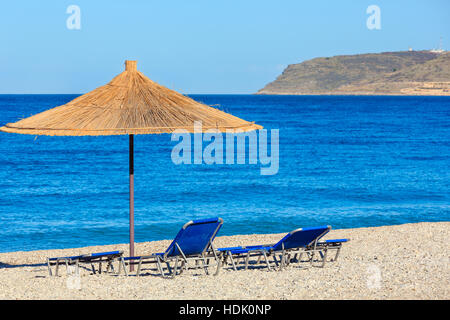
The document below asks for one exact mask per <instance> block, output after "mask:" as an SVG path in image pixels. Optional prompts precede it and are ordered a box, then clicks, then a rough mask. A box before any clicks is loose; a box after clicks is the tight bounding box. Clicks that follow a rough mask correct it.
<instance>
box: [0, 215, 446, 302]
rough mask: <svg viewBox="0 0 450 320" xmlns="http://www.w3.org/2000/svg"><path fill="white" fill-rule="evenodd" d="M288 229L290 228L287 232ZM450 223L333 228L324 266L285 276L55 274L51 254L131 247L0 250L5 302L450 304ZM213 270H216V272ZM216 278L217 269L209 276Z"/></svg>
mask: <svg viewBox="0 0 450 320" xmlns="http://www.w3.org/2000/svg"><path fill="white" fill-rule="evenodd" d="M287 231H288V230H287ZM282 236H284V234H265V235H263V234H252V235H237V236H222V237H220V236H219V237H217V238H216V240H215V245H216V247H225V246H237V245H252V244H262V243H273V242H277V241H278V240H279V239H280V238H281V237H282ZM449 236H450V222H433V223H429V222H426V223H412V224H403V225H394V226H383V227H371V228H355V229H340V230H332V231H331V232H330V233H329V234H328V235H327V236H326V237H325V239H334V238H349V239H350V241H349V242H348V243H345V244H344V246H343V248H342V250H341V253H340V255H339V259H338V260H337V261H336V262H330V263H327V264H326V265H325V267H324V268H319V267H309V266H308V264H304V263H303V264H297V263H295V264H291V265H289V266H288V267H287V268H286V269H283V270H282V271H274V270H273V271H269V270H268V269H267V268H265V267H263V265H262V264H261V267H256V266H253V265H251V266H250V268H249V269H248V270H243V269H241V268H240V269H238V270H237V271H234V270H232V268H231V266H225V268H223V269H222V270H221V271H220V274H219V275H218V276H213V275H212V274H211V275H205V274H204V273H203V272H202V271H201V270H188V271H187V272H183V273H182V274H181V275H179V276H177V277H175V278H174V279H164V278H162V277H160V276H156V275H155V274H154V273H144V274H143V275H142V276H140V277H136V276H134V275H131V276H128V277H127V276H125V275H123V274H122V275H119V276H117V275H115V274H112V273H102V274H92V272H91V271H90V270H89V269H85V268H81V271H80V275H79V276H74V275H67V274H66V270H65V267H63V268H61V273H60V276H58V277H55V276H53V277H50V276H49V274H48V270H47V266H46V264H45V261H46V258H47V257H55V256H70V255H78V254H83V253H90V252H102V251H111V250H123V251H124V252H125V255H127V250H128V245H127V244H120V245H109V246H95V247H85V248H74V249H61V250H45V251H28V252H10V253H0V299H11V300H16V299H237V300H245V299H276V300H291V299H433V300H435V299H444V300H446V299H449V298H450V290H449V288H450V264H449V262H450V261H449V250H448V247H447V244H448V238H449ZM169 244H170V240H162V241H153V242H144V243H136V245H135V250H136V253H137V254H138V255H145V254H149V253H152V252H161V251H164V250H165V248H166V247H167V246H168V245H169ZM211 271H215V269H214V270H211ZM211 273H213V272H211Z"/></svg>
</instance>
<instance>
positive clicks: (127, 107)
mask: <svg viewBox="0 0 450 320" xmlns="http://www.w3.org/2000/svg"><path fill="white" fill-rule="evenodd" d="M194 121H201V122H202V130H203V131H205V130H208V129H217V130H218V131H221V132H223V131H225V130H226V129H240V130H242V131H251V130H257V129H261V128H262V127H261V126H259V125H257V124H255V123H253V122H247V121H245V120H242V119H240V118H237V117H235V116H232V115H230V114H228V113H225V112H223V111H220V110H217V109H215V108H212V107H210V106H207V105H204V104H201V103H198V102H196V101H194V100H192V99H190V98H188V97H186V96H184V95H182V94H180V93H178V92H176V91H173V90H170V89H167V88H165V87H163V86H161V85H159V84H157V83H155V82H153V81H152V80H150V79H149V78H147V77H146V76H144V75H143V74H142V73H141V72H139V71H137V68H136V61H125V71H124V72H122V73H121V74H119V75H118V76H116V77H115V78H114V79H112V80H111V82H109V83H108V84H106V85H104V86H101V87H99V88H97V89H95V90H93V91H91V92H89V93H86V94H84V95H82V96H80V97H78V98H76V99H74V100H72V101H70V102H68V103H66V104H64V105H62V106H59V107H56V108H53V109H50V110H47V111H44V112H41V113H38V114H36V115H34V116H31V117H29V118H26V119H23V120H20V121H18V122H15V123H8V124H6V125H5V126H3V127H1V128H0V131H4V132H12V133H22V134H31V135H48V136H100V135H125V134H127V135H129V147H130V149H129V159H130V166H129V172H130V255H131V256H133V255H134V159H133V153H134V151H133V136H134V135H135V134H155V133H172V132H173V131H174V130H176V129H185V130H187V131H188V132H194Z"/></svg>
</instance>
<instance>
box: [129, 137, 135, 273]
mask: <svg viewBox="0 0 450 320" xmlns="http://www.w3.org/2000/svg"><path fill="white" fill-rule="evenodd" d="M133 138H134V136H133V135H132V134H130V135H129V140H130V141H129V144H130V150H129V153H130V159H129V163H130V257H134V139H133ZM130 262H132V261H131V260H130ZM133 270H134V265H133V264H132V263H130V271H133Z"/></svg>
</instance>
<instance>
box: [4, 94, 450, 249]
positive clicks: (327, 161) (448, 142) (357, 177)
mask: <svg viewBox="0 0 450 320" xmlns="http://www.w3.org/2000/svg"><path fill="white" fill-rule="evenodd" d="M75 97H77V95H0V124H1V125H4V124H6V123H8V122H15V121H17V120H19V119H21V118H24V117H28V116H30V115H32V114H35V113H38V112H41V111H44V110H46V109H49V108H52V107H55V106H58V105H61V104H64V103H66V102H68V101H70V100H72V99H74V98H75ZM191 97H192V98H194V99H196V100H198V101H201V102H203V103H206V104H209V105H217V107H218V108H220V109H221V110H224V111H226V112H229V113H232V114H233V115H236V116H238V117H241V118H243V119H245V120H248V121H255V122H256V123H258V124H261V125H262V126H264V127H265V128H266V129H269V130H270V129H279V170H278V173H277V174H275V175H261V172H260V167H261V165H260V164H257V165H253V164H248V163H247V164H239V165H238V164H235V165H226V164H215V165H207V164H201V165H194V164H191V165H187V164H182V165H175V164H174V163H173V162H172V160H171V152H172V149H173V147H174V146H175V145H176V144H177V142H174V141H171V136H170V135H169V134H163V135H139V136H135V230H136V241H137V242H143V241H150V240H160V239H171V238H172V237H174V235H175V234H176V232H177V231H178V229H179V228H180V227H181V226H182V225H183V224H184V223H185V222H187V221H189V220H191V219H196V218H205V217H211V216H220V217H222V218H223V219H224V221H225V223H224V226H223V228H222V230H221V231H220V234H219V235H235V234H251V233H281V232H287V231H290V230H292V229H295V228H298V227H308V226H316V225H323V224H329V225H331V226H332V227H333V228H335V229H339V228H355V227H372V226H381V225H394V224H402V223H412V222H420V221H449V220H450V170H449V167H450V97H386V96H256V95H192V96H191ZM128 200H129V199H128V137H127V136H106V137H47V136H38V137H36V136H32V135H20V134H10V133H3V132H0V222H1V224H0V252H9V251H19V250H38V249H55V248H69V247H82V246H89V245H104V244H116V243H117V244H118V243H127V242H128V214H129V213H128Z"/></svg>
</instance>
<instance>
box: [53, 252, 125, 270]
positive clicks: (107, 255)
mask: <svg viewBox="0 0 450 320" xmlns="http://www.w3.org/2000/svg"><path fill="white" fill-rule="evenodd" d="M122 256H123V251H111V252H100V253H93V254H86V255H79V256H72V257H56V258H47V268H48V273H49V275H50V276H52V275H53V273H52V268H51V267H52V266H53V265H56V267H55V276H58V273H59V266H60V265H65V266H66V272H67V273H68V270H69V266H75V274H79V273H80V270H79V269H80V264H90V265H91V271H92V273H94V274H96V270H95V266H94V264H95V263H97V264H98V273H99V274H101V273H102V263H106V272H109V270H110V269H111V270H112V272H113V273H114V266H113V262H114V261H119V259H120V258H121V257H122ZM119 266H120V265H119Z"/></svg>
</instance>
